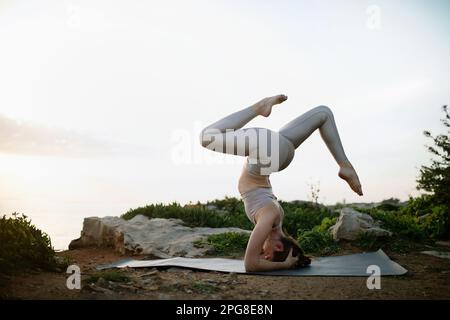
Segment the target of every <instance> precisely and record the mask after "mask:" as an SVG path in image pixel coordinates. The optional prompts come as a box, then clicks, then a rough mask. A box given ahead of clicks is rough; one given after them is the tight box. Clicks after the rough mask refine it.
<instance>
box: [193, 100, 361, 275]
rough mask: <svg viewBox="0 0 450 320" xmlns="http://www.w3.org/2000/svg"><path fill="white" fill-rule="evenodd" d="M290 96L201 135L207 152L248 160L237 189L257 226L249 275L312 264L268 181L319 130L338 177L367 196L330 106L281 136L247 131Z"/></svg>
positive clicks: (217, 124) (229, 119)
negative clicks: (291, 234) (285, 223)
mask: <svg viewBox="0 0 450 320" xmlns="http://www.w3.org/2000/svg"><path fill="white" fill-rule="evenodd" d="M286 100H287V96H285V95H277V96H273V97H268V98H265V99H262V100H261V101H259V102H257V103H255V104H254V105H252V106H250V107H246V108H244V109H242V110H240V111H237V112H234V113H232V114H230V115H228V116H226V117H225V118H223V119H221V120H219V121H217V122H215V123H213V124H211V125H209V126H207V127H206V128H204V129H203V130H202V132H201V134H200V142H201V144H202V146H203V147H205V148H207V149H209V150H213V151H216V152H222V153H227V154H234V155H239V156H244V157H247V158H246V161H245V163H244V166H243V168H242V173H241V176H240V178H239V183H238V190H239V193H240V194H241V196H242V199H243V201H244V205H245V212H246V214H247V216H248V218H249V219H250V221H252V223H254V224H255V227H254V228H253V231H252V233H251V236H250V239H249V242H248V244H247V249H246V252H245V258H244V262H245V268H246V270H247V271H268V270H274V269H287V268H292V267H296V266H302V265H307V264H309V263H310V262H311V260H310V259H309V258H308V257H306V256H305V255H304V254H303V251H302V249H301V248H300V246H299V245H298V243H297V242H296V241H295V240H294V239H293V238H292V237H289V236H287V235H286V234H285V233H284V232H283V229H282V222H283V218H284V211H283V208H282V207H281V205H280V204H279V203H278V201H277V197H275V195H274V194H273V193H272V185H271V183H270V179H269V176H270V174H271V173H273V172H279V171H281V170H283V169H285V168H286V167H287V166H288V165H289V164H290V163H291V161H292V159H293V158H294V154H295V150H296V149H297V148H298V147H299V146H300V145H301V144H302V143H303V141H305V140H306V139H307V138H308V137H309V136H310V135H311V134H312V133H313V132H314V131H315V130H316V129H319V131H320V135H321V137H322V139H323V141H324V142H325V144H326V145H327V147H328V149H329V150H330V152H331V154H332V155H333V157H334V159H335V160H336V162H337V164H338V165H339V168H340V169H339V172H338V176H339V177H340V178H342V179H344V180H345V181H346V182H347V183H348V185H349V186H350V188H351V189H352V190H353V191H354V192H356V193H357V194H358V195H360V196H362V195H363V193H362V189H361V184H360V182H359V179H358V175H357V174H356V171H355V169H354V168H353V166H352V165H351V163H350V161H349V160H348V159H347V156H346V155H345V152H344V148H343V147H342V143H341V140H340V137H339V133H338V130H337V127H336V123H335V121H334V116H333V113H332V112H331V110H330V108H328V107H326V106H318V107H315V108H313V109H311V110H309V111H307V112H306V113H304V114H302V115H301V116H299V117H297V118H295V119H294V120H292V121H291V122H289V123H287V124H286V125H285V126H283V127H282V128H281V129H280V130H279V131H278V132H276V131H272V130H269V129H266V128H242V127H243V126H244V125H246V124H247V123H248V122H249V121H250V120H252V119H253V118H255V117H256V116H258V115H261V116H264V117H268V116H269V115H270V114H271V112H272V107H273V106H274V105H277V104H280V103H282V102H284V101H286Z"/></svg>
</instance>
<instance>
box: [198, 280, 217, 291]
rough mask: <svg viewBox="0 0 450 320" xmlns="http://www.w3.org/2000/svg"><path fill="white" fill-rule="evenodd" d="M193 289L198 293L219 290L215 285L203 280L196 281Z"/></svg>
mask: <svg viewBox="0 0 450 320" xmlns="http://www.w3.org/2000/svg"><path fill="white" fill-rule="evenodd" d="M192 289H193V290H194V291H196V292H198V293H214V292H216V291H217V290H218V289H217V287H216V286H215V285H213V284H210V283H207V282H203V281H196V282H194V283H193V284H192Z"/></svg>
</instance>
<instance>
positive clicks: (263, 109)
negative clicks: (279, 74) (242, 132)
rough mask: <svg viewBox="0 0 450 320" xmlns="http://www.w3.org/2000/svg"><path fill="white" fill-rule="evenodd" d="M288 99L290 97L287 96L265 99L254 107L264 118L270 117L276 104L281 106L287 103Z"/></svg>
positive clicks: (281, 95) (280, 95)
mask: <svg viewBox="0 0 450 320" xmlns="http://www.w3.org/2000/svg"><path fill="white" fill-rule="evenodd" d="M287 98H288V97H287V96H286V95H284V94H279V95H276V96H273V97H268V98H264V99H262V100H261V101H259V102H257V103H255V104H254V105H253V106H252V107H253V110H254V111H255V112H256V113H257V114H259V115H261V116H263V117H268V116H270V113H271V112H272V107H273V106H274V105H276V104H280V103H282V102H284V101H286V100H287Z"/></svg>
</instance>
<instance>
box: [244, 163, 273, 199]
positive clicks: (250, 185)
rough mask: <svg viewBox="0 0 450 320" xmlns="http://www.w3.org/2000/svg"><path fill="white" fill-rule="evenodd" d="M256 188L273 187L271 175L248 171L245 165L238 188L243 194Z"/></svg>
mask: <svg viewBox="0 0 450 320" xmlns="http://www.w3.org/2000/svg"><path fill="white" fill-rule="evenodd" d="M255 188H272V185H271V184H270V180H269V176H261V175H256V174H252V173H250V172H248V170H247V166H246V165H244V166H243V168H242V172H241V176H240V177H239V184H238V190H239V192H240V194H243V193H245V192H248V191H250V190H253V189H255Z"/></svg>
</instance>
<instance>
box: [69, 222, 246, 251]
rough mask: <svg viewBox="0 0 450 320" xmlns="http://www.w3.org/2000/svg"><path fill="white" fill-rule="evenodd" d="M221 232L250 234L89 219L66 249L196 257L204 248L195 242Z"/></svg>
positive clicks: (151, 223) (179, 224) (226, 229)
mask: <svg viewBox="0 0 450 320" xmlns="http://www.w3.org/2000/svg"><path fill="white" fill-rule="evenodd" d="M225 232H242V233H250V231H247V230H242V229H239V228H190V227H187V226H185V225H183V221H182V220H179V219H160V218H154V219H148V218H147V217H145V216H142V215H137V216H135V217H134V218H133V219H131V220H124V219H121V218H118V217H104V218H98V217H89V218H85V219H84V222H83V230H82V231H81V237H80V238H78V239H76V240H73V241H72V242H71V243H70V245H69V249H76V248H83V247H90V246H99V247H112V248H114V249H115V250H116V251H118V252H120V253H123V254H124V253H131V254H148V255H152V256H154V257H156V258H170V257H175V256H176V257H180V256H184V257H199V256H202V255H204V254H205V253H206V252H207V250H208V248H199V247H196V246H195V245H194V242H195V241H196V240H200V239H202V238H205V237H206V236H208V235H212V234H219V233H225Z"/></svg>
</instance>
